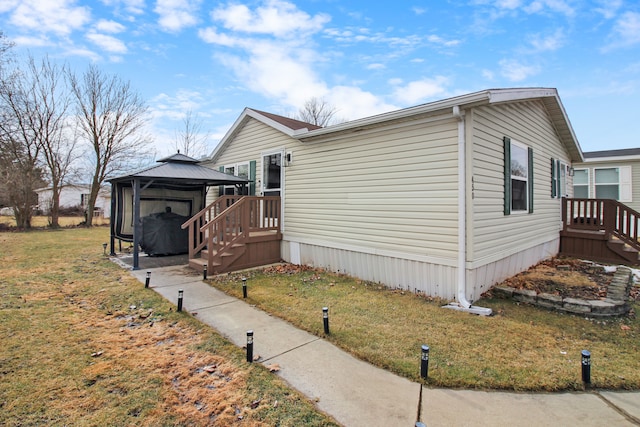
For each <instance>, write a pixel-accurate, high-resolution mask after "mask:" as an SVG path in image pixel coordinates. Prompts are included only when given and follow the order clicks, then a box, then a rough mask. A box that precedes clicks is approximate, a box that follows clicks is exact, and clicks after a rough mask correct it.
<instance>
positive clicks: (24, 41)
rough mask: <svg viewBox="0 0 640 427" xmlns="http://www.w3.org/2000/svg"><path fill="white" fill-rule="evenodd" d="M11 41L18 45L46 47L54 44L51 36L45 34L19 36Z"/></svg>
mask: <svg viewBox="0 0 640 427" xmlns="http://www.w3.org/2000/svg"><path fill="white" fill-rule="evenodd" d="M11 41H13V42H14V43H15V44H16V46H22V47H46V46H53V45H54V44H53V43H52V42H51V40H49V38H48V37H45V36H37V37H30V36H18V37H14V38H12V39H11Z"/></svg>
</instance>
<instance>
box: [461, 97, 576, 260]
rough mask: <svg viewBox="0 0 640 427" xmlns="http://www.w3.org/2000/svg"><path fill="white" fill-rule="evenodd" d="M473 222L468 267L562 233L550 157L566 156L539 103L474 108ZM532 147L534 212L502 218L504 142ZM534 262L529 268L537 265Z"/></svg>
mask: <svg viewBox="0 0 640 427" xmlns="http://www.w3.org/2000/svg"><path fill="white" fill-rule="evenodd" d="M469 125H470V126H471V128H472V132H473V145H472V148H471V149H472V156H473V159H472V162H473V165H472V167H471V170H472V179H473V194H472V195H471V197H472V203H471V209H472V213H471V218H473V221H472V224H473V230H472V232H471V233H470V234H469V235H468V236H469V239H470V248H469V253H468V261H469V262H470V263H471V266H472V267H474V268H475V267H479V266H482V265H485V264H488V263H492V262H496V261H498V260H500V259H503V258H505V259H506V258H507V257H508V256H510V255H511V254H515V253H519V252H522V251H525V250H527V249H528V248H531V247H534V246H539V245H544V244H545V243H547V242H554V241H556V240H557V239H558V235H559V234H558V233H559V231H560V228H561V222H560V220H561V217H560V213H561V201H560V199H554V198H552V197H551V166H550V162H551V158H555V159H560V160H562V161H563V162H565V163H570V162H569V161H568V159H569V154H568V153H567V151H566V149H565V148H564V146H563V145H562V144H561V142H560V141H559V139H558V137H557V135H556V132H555V130H554V128H553V126H552V124H551V122H550V121H549V118H548V115H547V113H546V111H545V109H544V106H543V104H542V103H541V102H538V101H535V102H534V101H529V102H520V103H514V104H506V105H497V106H486V107H481V108H477V109H474V110H473V112H472V114H471V122H470V123H469ZM505 136H507V137H509V138H511V139H512V140H515V141H518V142H520V143H522V144H525V145H527V146H528V147H531V148H533V167H534V171H533V182H534V194H533V204H534V212H533V213H532V214H529V213H520V212H518V213H512V214H511V215H504V213H503V208H502V207H503V203H504V193H503V191H504V176H503V165H504V152H503V151H504V149H503V137H505ZM537 261H538V260H537V259H533V258H532V261H531V262H532V263H535V262H537Z"/></svg>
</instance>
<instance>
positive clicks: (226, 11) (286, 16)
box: [211, 0, 330, 37]
mask: <svg viewBox="0 0 640 427" xmlns="http://www.w3.org/2000/svg"><path fill="white" fill-rule="evenodd" d="M211 17H212V18H213V19H214V20H215V21H220V22H221V23H222V25H223V26H224V28H226V29H228V30H232V31H242V32H246V33H256V34H271V35H273V36H276V37H287V36H291V35H295V34H297V33H314V32H317V31H319V30H320V29H322V27H323V26H324V24H326V23H327V22H329V20H330V18H329V16H328V15H326V14H317V15H315V16H310V15H309V14H307V13H306V12H303V11H301V10H299V9H298V8H297V7H296V5H295V4H293V3H289V2H286V1H281V0H267V1H266V2H264V4H263V5H261V6H258V7H257V8H256V9H255V10H253V11H252V10H251V9H249V8H248V7H247V6H245V5H242V4H230V5H227V6H225V7H220V8H217V9H215V10H214V11H213V12H212V13H211Z"/></svg>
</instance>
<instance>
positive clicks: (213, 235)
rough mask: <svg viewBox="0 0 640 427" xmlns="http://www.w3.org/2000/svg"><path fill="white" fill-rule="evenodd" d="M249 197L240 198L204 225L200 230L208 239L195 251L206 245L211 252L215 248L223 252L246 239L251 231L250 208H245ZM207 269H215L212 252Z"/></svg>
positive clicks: (208, 258) (220, 252) (218, 251)
mask: <svg viewBox="0 0 640 427" xmlns="http://www.w3.org/2000/svg"><path fill="white" fill-rule="evenodd" d="M248 199H249V198H248V197H242V198H240V199H238V200H237V201H236V202H234V203H233V204H231V205H230V206H229V207H228V208H226V209H225V210H224V211H222V212H221V213H220V214H218V215H216V216H215V217H214V218H213V219H211V220H210V221H208V222H206V223H205V224H204V225H202V226H201V227H200V229H199V232H200V234H202V235H204V236H205V238H206V240H205V241H204V242H203V245H202V247H201V248H199V249H197V250H196V251H195V252H198V251H200V250H201V249H203V248H204V246H205V245H206V246H207V248H208V249H209V251H210V252H213V251H214V248H215V250H216V251H217V253H218V254H222V253H224V252H225V251H227V249H228V248H230V247H232V246H233V245H235V244H236V243H239V242H242V241H244V240H245V239H246V236H247V233H249V214H248V212H249V210H248V209H246V208H245V206H246V205H247V203H248ZM207 270H208V271H213V257H212V256H211V253H210V254H209V256H208V257H207Z"/></svg>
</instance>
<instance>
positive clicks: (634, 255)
mask: <svg viewBox="0 0 640 427" xmlns="http://www.w3.org/2000/svg"><path fill="white" fill-rule="evenodd" d="M607 246H608V247H609V249H611V250H612V251H613V252H615V253H617V254H618V255H620V256H621V257H622V258H624V259H625V260H626V261H627V263H628V265H638V264H640V251H638V250H637V249H635V248H633V247H631V246H629V245H628V244H626V243H625V242H623V241H622V240H620V239H618V238H617V237H615V236H610V237H609V239H608V240H607ZM627 263H625V264H627Z"/></svg>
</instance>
